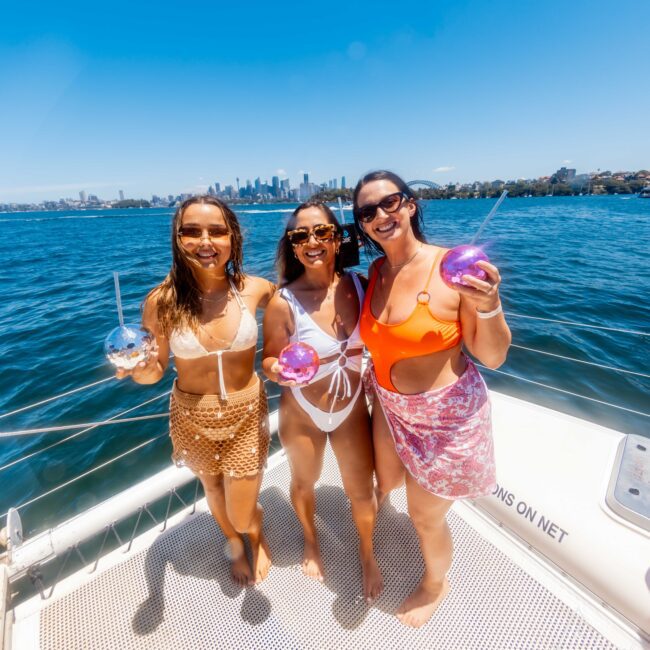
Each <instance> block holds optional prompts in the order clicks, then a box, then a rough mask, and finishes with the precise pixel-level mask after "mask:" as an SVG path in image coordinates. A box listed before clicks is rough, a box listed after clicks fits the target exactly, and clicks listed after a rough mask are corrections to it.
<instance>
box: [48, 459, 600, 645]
mask: <svg viewBox="0 0 650 650" xmlns="http://www.w3.org/2000/svg"><path fill="white" fill-rule="evenodd" d="M288 485H289V468H288V466H287V464H286V463H282V464H281V465H280V466H278V467H276V468H275V469H273V470H272V471H271V472H269V473H268V474H267V476H266V478H265V483H264V487H263V491H262V495H261V502H262V504H263V506H264V508H265V511H266V516H265V530H266V533H267V536H268V539H269V544H270V546H271V552H272V554H273V560H274V566H273V568H272V569H271V572H270V575H269V577H268V578H267V580H266V581H265V582H264V583H262V584H261V585H259V586H257V587H255V588H248V589H240V588H238V587H235V586H234V585H233V584H232V583H231V581H230V578H229V567H228V564H227V562H226V560H225V558H224V554H223V538H222V537H221V533H220V532H219V530H218V528H217V526H216V524H215V523H214V521H213V520H212V518H211V517H210V516H208V515H207V514H203V515H201V516H199V517H198V518H195V519H193V520H191V521H189V522H186V523H184V524H181V525H178V526H175V527H174V528H171V529H169V530H168V531H166V532H165V533H164V534H162V535H161V536H160V537H159V538H158V539H157V540H156V541H155V542H154V544H153V545H152V546H151V547H150V548H149V549H148V550H146V551H144V552H141V553H139V554H137V555H135V556H133V557H131V558H130V559H128V560H127V561H125V562H124V563H123V564H121V565H118V566H116V567H114V568H112V569H109V570H108V571H107V572H106V573H104V574H102V575H99V576H98V577H97V578H96V579H94V580H93V581H92V582H90V583H89V584H87V585H86V586H83V587H81V588H79V589H77V590H76V591H75V592H73V593H72V594H70V595H67V596H65V597H63V598H62V599H61V600H59V601H57V602H55V603H53V604H52V605H50V606H49V607H47V608H45V610H44V611H43V613H42V618H41V629H40V638H41V645H42V647H43V648H52V649H55V650H61V649H66V650H69V649H73V648H84V649H86V648H88V649H99V648H110V649H111V650H113V649H116V648H119V649H123V648H156V649H158V648H192V649H195V648H215V649H219V650H221V649H226V648H228V649H230V648H264V649H265V650H270V649H273V648H278V649H280V648H281V649H282V650H284V649H288V648H337V649H338V648H355V649H356V648H364V649H365V648H368V649H369V650H370V649H372V650H377V649H380V648H427V649H433V648H449V649H453V650H457V649H465V648H480V649H486V648H499V649H502V648H526V649H528V648H545V649H546V648H589V649H591V648H608V647H613V646H611V644H610V643H609V642H608V641H607V640H605V639H604V638H603V637H602V636H600V635H599V634H598V632H596V631H595V630H594V629H593V628H592V627H590V626H589V625H588V624H587V623H585V621H584V620H583V619H581V618H580V617H579V616H578V615H577V614H575V613H574V612H573V611H572V610H571V609H569V608H568V607H567V606H566V605H564V604H563V603H562V602H561V601H560V600H558V599H557V598H556V597H555V596H553V595H552V594H551V593H550V592H549V591H547V590H546V589H545V588H544V587H543V586H542V585H541V584H539V582H537V581H536V580H534V579H533V578H532V577H530V576H529V575H528V574H527V573H525V572H524V571H523V570H522V569H520V568H519V567H518V566H517V565H516V564H514V563H513V562H512V561H511V560H509V559H508V558H507V557H506V556H505V555H503V553H501V552H500V551H499V550H497V549H496V548H495V547H494V546H492V545H491V544H489V543H488V542H486V541H485V540H483V539H482V538H481V537H480V536H479V535H478V534H477V533H476V532H475V531H474V529H472V528H471V527H470V526H469V525H467V524H466V523H465V522H464V521H463V520H462V519H461V518H460V517H458V516H457V515H455V514H454V513H453V512H452V513H450V515H449V523H450V525H451V530H452V533H453V537H454V544H455V556H454V563H453V567H452V569H451V572H450V574H449V578H450V582H451V586H452V588H451V592H450V594H449V596H448V597H447V598H446V600H445V601H444V602H443V603H442V605H441V606H440V608H439V609H438V611H437V612H436V613H435V614H434V616H433V618H432V619H431V621H429V623H428V624H427V625H425V626H424V627H423V628H421V629H419V630H412V629H409V628H405V627H404V626H402V625H401V624H400V623H399V621H398V620H397V619H396V618H395V617H394V616H393V613H394V611H395V609H396V608H397V606H398V604H399V603H400V602H401V600H402V599H403V598H404V597H405V596H406V595H407V594H408V593H409V592H410V591H411V590H412V589H413V588H414V587H415V586H416V584H417V583H418V580H419V578H420V575H421V572H422V560H421V558H420V553H419V550H418V544H417V539H416V537H415V533H414V531H413V528H412V526H411V524H410V522H409V519H408V517H407V515H406V514H405V510H406V503H405V502H406V499H405V494H404V492H403V491H400V492H398V493H395V494H393V495H392V496H391V503H390V504H386V506H385V507H384V508H383V509H382V511H381V512H380V515H379V519H378V524H377V530H376V534H375V540H376V551H377V557H378V561H379V564H380V565H381V568H382V571H383V575H384V582H385V591H384V594H383V596H382V597H381V599H380V600H379V601H378V602H376V603H375V604H374V605H373V606H371V607H368V606H366V605H365V604H364V603H363V602H362V600H361V599H360V598H359V594H360V580H361V572H360V568H359V566H358V562H357V556H356V551H357V537H356V531H355V529H354V526H353V524H352V519H351V517H350V508H349V505H348V502H347V499H346V497H345V495H344V493H343V491H342V489H341V484H340V480H339V476H338V471H337V469H336V465H335V463H334V462H333V456H332V454H331V452H328V457H327V462H326V464H325V468H324V470H323V476H322V479H321V483H320V486H319V487H318V489H317V498H318V508H317V516H318V530H319V533H320V539H321V545H322V551H323V556H324V562H325V568H326V572H327V575H326V580H325V583H324V584H319V583H316V582H314V581H312V580H310V579H308V578H306V577H304V576H303V575H302V573H301V571H300V568H299V566H300V561H301V551H302V537H301V531H300V527H299V524H298V521H297V519H296V518H295V516H294V513H293V510H292V508H291V504H290V502H289V498H288V494H287V489H288Z"/></svg>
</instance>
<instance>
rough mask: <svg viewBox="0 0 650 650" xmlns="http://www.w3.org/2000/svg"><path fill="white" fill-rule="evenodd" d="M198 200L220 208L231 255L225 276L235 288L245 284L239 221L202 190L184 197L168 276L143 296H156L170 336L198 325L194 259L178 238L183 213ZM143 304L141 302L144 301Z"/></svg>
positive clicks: (176, 215)
mask: <svg viewBox="0 0 650 650" xmlns="http://www.w3.org/2000/svg"><path fill="white" fill-rule="evenodd" d="M196 203H201V204H205V205H214V206H215V207H217V208H219V210H221V214H223V218H224V220H225V222H226V226H227V227H228V230H229V231H230V246H231V251H230V258H229V259H228V262H227V263H226V269H225V270H226V276H227V277H229V278H230V279H231V280H232V282H233V284H234V285H235V287H237V289H238V290H241V289H243V286H244V277H245V274H244V271H243V270H242V262H243V250H242V249H243V246H242V244H243V238H242V234H241V229H240V227H239V221H237V216H236V215H235V213H234V212H233V211H232V210H231V209H230V208H229V207H228V205H226V204H225V203H224V202H223V201H220V200H219V199H217V198H215V197H213V196H209V195H207V194H203V195H200V196H192V197H190V198H189V199H186V200H185V201H183V203H181V204H180V206H179V207H178V208H177V210H176V212H175V213H174V218H173V219H172V229H171V230H172V232H171V239H172V266H171V269H170V270H169V273H168V274H167V277H166V278H165V279H164V280H163V281H162V282H161V283H160V284H159V285H158V286H157V287H155V288H154V289H152V290H151V291H150V292H149V293H148V294H147V297H146V298H145V301H144V302H145V303H146V302H147V301H148V300H149V299H155V301H156V306H157V316H158V323H159V324H160V328H161V330H162V333H163V334H164V335H165V336H169V335H170V333H171V332H172V331H173V330H175V329H183V328H186V327H190V328H191V329H192V330H194V331H196V330H197V329H198V325H199V320H198V318H199V314H200V313H201V301H200V300H199V297H200V295H201V291H200V289H199V285H198V282H197V281H196V276H195V274H194V269H195V268H197V264H198V263H197V262H196V261H195V260H194V259H193V258H192V257H191V256H190V255H188V253H187V252H186V251H185V249H184V248H183V246H182V245H181V241H180V228H181V225H182V223H183V214H184V213H185V210H187V208H188V207H189V206H191V205H194V204H196ZM143 304H144V303H143Z"/></svg>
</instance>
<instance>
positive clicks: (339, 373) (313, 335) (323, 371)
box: [280, 273, 363, 433]
mask: <svg viewBox="0 0 650 650" xmlns="http://www.w3.org/2000/svg"><path fill="white" fill-rule="evenodd" d="M350 277H351V278H352V281H353V282H354V287H355V289H356V290H357V296H358V297H359V321H357V324H356V327H355V328H354V331H353V332H352V334H350V336H349V337H348V338H347V339H344V340H342V341H339V340H338V339H335V338H334V337H333V336H330V335H329V334H327V333H326V332H324V331H323V330H322V329H321V328H320V327H319V326H318V325H317V324H316V323H315V322H314V320H313V318H312V317H311V316H310V315H309V314H308V313H307V312H306V311H305V309H304V308H303V306H302V305H301V304H300V302H299V301H298V300H297V299H296V297H295V296H294V295H293V293H291V291H289V289H286V288H283V289H280V295H281V296H282V297H283V298H284V299H285V300H286V301H287V303H288V304H289V307H290V308H291V311H292V313H293V320H294V323H295V331H294V333H293V334H292V335H291V336H290V337H289V341H290V342H291V343H296V342H298V341H300V342H302V343H307V344H308V345H311V346H312V347H313V348H314V349H315V350H316V352H317V353H318V357H319V358H320V359H327V358H328V357H332V356H334V355H336V358H335V359H334V360H333V361H328V362H326V363H322V362H321V364H320V367H319V368H318V372H317V373H316V375H315V376H314V377H313V379H312V380H311V381H310V382H309V383H308V384H307V385H310V384H313V383H314V382H317V381H318V380H320V379H322V378H323V377H328V376H329V375H332V379H331V381H330V385H329V389H328V391H327V393H328V395H334V399H333V400H332V407H331V409H330V411H329V412H327V411H321V409H319V408H318V407H316V406H314V405H313V404H312V403H311V402H309V401H308V400H307V398H306V397H305V396H304V395H303V394H302V391H301V389H300V387H298V386H292V387H291V393H292V394H293V396H294V398H295V400H296V402H298V404H299V405H300V407H301V408H302V409H303V410H304V411H305V413H307V415H309V417H310V418H311V419H312V421H313V423H314V424H315V425H316V426H317V427H318V428H319V429H320V430H321V431H325V432H327V433H329V432H330V431H334V429H336V428H338V427H339V426H340V425H341V423H342V422H343V421H344V420H345V418H347V417H348V415H350V413H351V412H352V409H353V408H354V405H355V403H356V401H357V399H358V397H359V395H360V394H361V387H362V382H361V381H359V385H358V386H357V390H356V391H355V393H354V396H353V397H352V399H351V400H350V402H349V403H348V404H347V405H346V406H345V408H343V409H341V410H340V411H334V405H335V404H336V401H337V400H338V399H344V398H346V397H351V396H352V387H351V384H350V378H349V376H348V371H351V372H358V373H360V372H361V352H362V351H363V341H362V340H361V336H360V333H359V324H360V318H361V305H362V304H363V288H362V287H361V283H360V282H359V278H358V277H357V275H356V273H351V274H350ZM347 353H354V354H353V356H348V354H347ZM303 386H304V385H303Z"/></svg>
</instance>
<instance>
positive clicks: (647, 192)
mask: <svg viewBox="0 0 650 650" xmlns="http://www.w3.org/2000/svg"><path fill="white" fill-rule="evenodd" d="M639 198H640V199H650V185H646V187H644V188H643V189H642V190H641V191H640V192H639Z"/></svg>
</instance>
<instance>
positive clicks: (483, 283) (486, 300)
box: [455, 261, 501, 312]
mask: <svg viewBox="0 0 650 650" xmlns="http://www.w3.org/2000/svg"><path fill="white" fill-rule="evenodd" d="M476 266H478V267H480V268H481V269H483V270H484V271H485V272H486V273H487V278H486V279H485V280H479V279H478V278H475V277H474V276H473V275H463V278H462V279H463V282H466V283H467V284H468V285H470V286H468V287H466V286H463V285H462V284H457V285H455V289H456V291H458V293H460V294H461V296H463V300H464V302H465V303H466V304H468V305H470V306H472V307H474V308H475V309H476V310H477V311H483V312H490V311H493V310H495V309H496V308H497V307H498V306H499V305H500V304H501V299H500V298H499V285H500V284H501V276H500V275H499V269H497V267H496V266H494V264H490V263H489V262H485V261H480V262H477V263H476Z"/></svg>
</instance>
